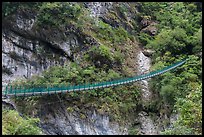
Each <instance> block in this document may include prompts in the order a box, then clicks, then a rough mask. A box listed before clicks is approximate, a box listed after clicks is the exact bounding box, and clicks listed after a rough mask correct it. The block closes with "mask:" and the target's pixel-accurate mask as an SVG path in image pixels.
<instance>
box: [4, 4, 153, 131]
mask: <svg viewBox="0 0 204 137" xmlns="http://www.w3.org/2000/svg"><path fill="white" fill-rule="evenodd" d="M83 4H84V6H85V7H86V8H87V10H90V16H91V17H92V18H95V19H96V24H97V20H99V19H101V20H103V21H104V22H106V23H108V24H110V25H111V26H112V27H113V28H114V27H119V26H121V27H123V28H125V29H126V30H127V31H128V32H129V33H133V32H134V31H137V30H135V27H137V26H138V29H140V25H139V24H137V22H138V20H141V19H137V16H136V15H137V13H138V11H137V3H113V2H105V3H101V2H88V3H83ZM124 9H126V10H124ZM36 15H37V14H36V13H35V12H32V11H18V12H17V13H16V14H14V15H13V16H11V17H9V18H7V19H5V20H3V23H2V29H3V31H2V75H3V76H2V84H3V85H5V84H9V83H10V82H12V81H14V80H17V79H22V78H26V79H27V78H30V77H31V76H33V75H37V74H40V73H42V72H43V71H44V70H46V69H48V68H49V67H51V66H55V65H69V63H70V62H76V63H80V61H81V56H82V54H83V52H85V51H86V50H87V48H88V47H87V46H86V45H87V44H88V45H91V46H93V45H95V46H97V45H100V43H99V42H98V41H97V40H96V39H95V38H94V37H92V36H90V35H88V34H85V33H83V32H81V31H79V30H78V29H77V28H76V27H74V26H72V25H69V26H65V27H64V28H63V29H62V30H57V29H47V28H38V27H37V26H36ZM141 29H143V31H144V27H143V26H142V27H141ZM154 33H156V31H154ZM135 46H138V45H135ZM125 50H126V49H125V46H124V52H126V51H125ZM128 54H131V55H132V58H131V59H130V60H131V61H129V62H128V61H127V64H128V63H129V64H131V65H132V68H131V69H132V70H135V71H136V72H137V74H138V75H139V74H141V73H144V72H145V73H146V72H148V71H149V68H150V59H149V58H147V57H146V56H144V54H143V53H142V52H141V51H134V49H133V50H132V51H131V53H128ZM134 59H135V60H134ZM132 62H134V63H132ZM137 66H139V68H140V69H139V68H137ZM141 84H142V90H143V91H144V92H143V95H144V101H145V100H147V101H149V100H150V98H151V92H150V91H149V88H148V82H147V81H143V82H141ZM83 113H84V114H83V115H80V113H78V112H77V111H76V110H74V111H73V112H67V106H64V105H62V104H55V105H48V106H44V107H42V108H41V109H40V110H39V115H38V117H39V118H40V120H41V123H40V126H41V128H42V129H43V131H44V133H45V134H58V135H67V134H99V135H105V134H128V131H127V128H128V126H125V127H121V125H119V124H118V123H117V122H113V121H110V117H109V116H108V115H105V114H98V113H97V111H96V110H92V109H90V110H86V111H84V112H83ZM147 115H148V114H147V113H146V112H143V111H142V112H141V113H139V115H136V116H135V117H136V119H138V121H139V125H140V127H139V129H140V130H141V131H140V132H141V134H157V131H156V130H155V129H154V128H155V127H154V125H153V123H152V120H151V119H150V118H149V117H147ZM82 116H84V117H82ZM127 125H128V124H127Z"/></svg>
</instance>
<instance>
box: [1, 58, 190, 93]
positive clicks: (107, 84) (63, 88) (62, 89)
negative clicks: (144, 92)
mask: <svg viewBox="0 0 204 137" xmlns="http://www.w3.org/2000/svg"><path fill="white" fill-rule="evenodd" d="M186 60H187V59H184V60H182V61H179V62H177V63H175V64H173V65H171V66H168V67H165V68H163V69H161V70H156V71H152V72H150V73H147V74H143V75H139V76H134V77H130V78H123V79H118V80H113V81H106V82H99V83H91V84H83V85H70V86H58V87H33V88H20V87H12V86H6V87H5V89H4V90H3V94H2V95H4V96H29V95H42V94H53V93H63V92H70V91H82V90H91V89H98V88H106V87H112V86H117V85H123V84H127V83H132V82H136V81H140V80H144V79H148V78H151V77H154V76H157V75H160V74H163V73H165V72H167V71H170V70H172V69H174V68H176V67H178V66H181V65H183V64H184V63H185V62H186Z"/></svg>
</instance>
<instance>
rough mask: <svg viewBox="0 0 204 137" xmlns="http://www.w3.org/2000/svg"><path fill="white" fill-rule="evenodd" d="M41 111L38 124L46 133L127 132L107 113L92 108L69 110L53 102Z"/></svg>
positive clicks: (115, 133) (97, 133) (113, 133)
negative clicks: (100, 112) (111, 119)
mask: <svg viewBox="0 0 204 137" xmlns="http://www.w3.org/2000/svg"><path fill="white" fill-rule="evenodd" d="M56 105H57V107H55V106H56ZM56 108H58V109H56ZM41 112H42V113H41V114H40V115H41V116H40V119H41V124H40V126H41V128H42V129H43V131H44V133H45V134H48V135H118V134H121V135H122V134H128V133H127V128H122V127H120V126H119V125H118V123H116V122H111V121H110V119H109V116H108V115H105V114H99V113H97V112H96V111H95V110H92V109H90V110H85V111H83V112H82V111H80V110H79V109H75V110H72V111H71V112H69V111H68V110H67V107H65V105H62V104H61V105H58V104H55V105H48V106H46V107H43V108H42V110H41ZM50 112H53V113H50ZM46 113H47V114H46Z"/></svg>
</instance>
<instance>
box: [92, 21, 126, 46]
mask: <svg viewBox="0 0 204 137" xmlns="http://www.w3.org/2000/svg"><path fill="white" fill-rule="evenodd" d="M95 32H96V33H95V35H96V37H97V38H99V39H100V40H102V41H108V42H111V43H113V44H114V45H117V44H119V43H121V44H122V43H124V42H125V41H126V40H127V39H128V37H129V36H128V32H127V31H126V30H125V29H124V28H123V27H118V28H112V27H111V26H110V25H109V24H107V23H105V22H103V21H101V20H99V23H98V26H96V27H95Z"/></svg>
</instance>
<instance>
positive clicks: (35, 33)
mask: <svg viewBox="0 0 204 137" xmlns="http://www.w3.org/2000/svg"><path fill="white" fill-rule="evenodd" d="M35 16H36V15H35V14H34V13H31V12H28V11H18V12H17V13H16V14H15V15H13V16H12V17H10V18H9V19H5V20H3V23H2V24H3V26H4V27H3V32H2V74H3V77H2V84H3V85H5V84H9V83H10V82H12V81H14V80H16V79H19V78H30V77H31V76H32V75H34V74H40V73H41V72H42V71H44V70H46V69H48V68H49V67H50V66H54V65H65V64H67V65H68V64H69V62H70V61H78V62H79V61H80V55H81V53H82V52H83V51H84V47H83V43H82V41H85V42H86V43H91V42H92V43H93V42H94V40H92V39H90V40H88V38H87V37H88V36H84V35H82V34H78V33H79V32H77V30H75V29H73V28H72V26H69V27H67V28H66V29H64V31H63V32H60V30H55V29H53V30H48V29H43V28H42V29H37V28H36V25H35V23H36V22H35ZM49 31H51V33H49ZM95 43H96V41H95Z"/></svg>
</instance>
